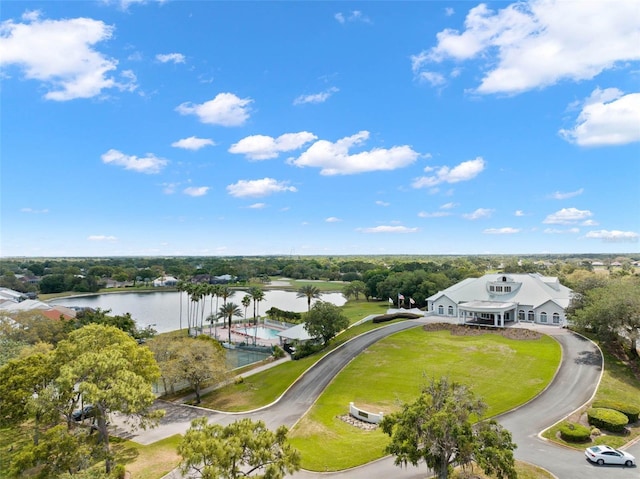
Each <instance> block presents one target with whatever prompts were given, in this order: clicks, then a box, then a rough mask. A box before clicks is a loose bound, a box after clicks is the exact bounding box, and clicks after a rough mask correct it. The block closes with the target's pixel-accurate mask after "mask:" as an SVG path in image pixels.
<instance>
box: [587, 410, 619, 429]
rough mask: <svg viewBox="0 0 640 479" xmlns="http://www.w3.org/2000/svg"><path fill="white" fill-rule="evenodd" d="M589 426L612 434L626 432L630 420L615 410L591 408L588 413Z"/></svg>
mask: <svg viewBox="0 0 640 479" xmlns="http://www.w3.org/2000/svg"><path fill="white" fill-rule="evenodd" d="M587 418H588V420H589V424H591V425H592V426H595V427H598V428H600V429H604V430H606V431H611V432H624V430H625V426H626V425H627V424H628V423H629V418H627V416H625V415H624V414H622V413H621V412H619V411H616V410H615V409H609V408H604V407H601V408H591V409H589V411H587Z"/></svg>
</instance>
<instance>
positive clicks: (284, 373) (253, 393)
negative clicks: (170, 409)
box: [200, 301, 389, 412]
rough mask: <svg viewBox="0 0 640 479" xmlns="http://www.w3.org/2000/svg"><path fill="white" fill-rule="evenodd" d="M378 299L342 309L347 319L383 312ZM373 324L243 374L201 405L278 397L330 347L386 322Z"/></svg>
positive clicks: (258, 402)
mask: <svg viewBox="0 0 640 479" xmlns="http://www.w3.org/2000/svg"><path fill="white" fill-rule="evenodd" d="M381 304H382V303H380V302H376V303H373V302H366V301H349V302H348V303H347V304H346V305H345V306H344V307H343V312H344V314H345V315H346V316H347V317H348V318H349V321H350V323H354V322H355V321H357V320H360V319H362V318H363V317H366V316H368V315H370V314H383V313H384V312H386V310H387V305H386V303H385V304H382V306H383V307H381ZM387 324H389V323H384V324H373V323H371V322H370V321H368V322H366V323H364V324H361V325H359V326H355V327H353V328H349V329H347V330H346V331H343V332H342V333H341V334H340V335H338V336H337V337H336V338H334V339H333V340H332V341H331V344H330V345H329V347H328V348H327V349H325V350H324V351H321V352H319V353H317V354H314V355H312V356H309V357H306V358H303V359H300V360H298V361H288V362H286V363H283V364H280V365H278V366H275V367H273V368H271V369H268V370H266V371H264V372H262V373H260V374H256V375H253V376H246V377H244V378H243V381H242V382H241V383H235V384H229V385H228V386H225V387H223V388H220V389H217V390H215V391H213V392H211V393H209V394H206V395H204V396H203V397H202V403H201V404H200V406H202V407H206V408H211V409H216V410H219V411H230V412H238V411H249V410H252V409H256V408H259V407H262V406H266V405H267V404H270V403H272V402H273V401H275V400H276V399H278V397H280V396H281V395H282V394H283V393H284V392H285V391H286V390H287V388H288V387H289V386H291V384H293V382H294V381H295V380H296V379H297V378H298V377H299V376H300V375H301V374H302V373H303V372H304V371H306V370H307V369H308V368H310V367H311V366H312V365H313V364H314V363H315V362H316V361H318V360H319V359H320V358H322V357H323V356H324V355H325V354H327V353H328V352H329V351H332V350H333V349H335V348H336V347H338V346H339V345H341V344H343V343H345V342H346V341H348V340H349V339H351V338H353V337H355V336H357V335H359V334H362V333H364V332H366V331H369V330H371V329H375V328H379V327H381V326H385V325H387Z"/></svg>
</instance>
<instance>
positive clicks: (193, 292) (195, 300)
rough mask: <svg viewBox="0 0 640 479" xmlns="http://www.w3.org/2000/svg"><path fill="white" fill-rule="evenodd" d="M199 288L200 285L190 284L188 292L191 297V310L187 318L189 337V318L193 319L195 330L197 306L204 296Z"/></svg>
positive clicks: (196, 325)
mask: <svg viewBox="0 0 640 479" xmlns="http://www.w3.org/2000/svg"><path fill="white" fill-rule="evenodd" d="M201 286H202V285H200V284H191V285H190V287H189V291H188V293H189V295H190V297H191V309H192V311H191V312H190V313H189V317H188V321H189V335H190V334H191V318H193V326H194V327H195V328H197V327H198V305H199V304H200V300H201V299H202V297H203V295H204V294H203V291H202V287H201Z"/></svg>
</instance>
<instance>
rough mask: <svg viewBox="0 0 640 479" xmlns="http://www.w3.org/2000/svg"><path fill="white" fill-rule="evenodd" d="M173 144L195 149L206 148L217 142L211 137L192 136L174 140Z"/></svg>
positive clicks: (177, 146)
mask: <svg viewBox="0 0 640 479" xmlns="http://www.w3.org/2000/svg"><path fill="white" fill-rule="evenodd" d="M171 146H173V147H175V148H183V149H185V150H194V151H195V150H199V149H200V148H204V147H205V146H215V142H214V141H213V140H210V139H209V138H196V137H195V136H190V137H189V138H183V139H181V140H178V141H174V142H173V143H171Z"/></svg>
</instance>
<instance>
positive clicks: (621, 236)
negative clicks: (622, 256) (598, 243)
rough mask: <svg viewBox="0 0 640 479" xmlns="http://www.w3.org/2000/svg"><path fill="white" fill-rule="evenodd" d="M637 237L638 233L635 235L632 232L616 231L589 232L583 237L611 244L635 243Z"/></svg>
mask: <svg viewBox="0 0 640 479" xmlns="http://www.w3.org/2000/svg"><path fill="white" fill-rule="evenodd" d="M638 236H639V235H638V233H635V232H633V231H618V230H612V231H608V230H599V231H589V232H588V233H587V234H586V235H585V237H586V238H594V239H601V240H603V241H605V242H611V243H617V242H620V243H623V242H637V241H638Z"/></svg>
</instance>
